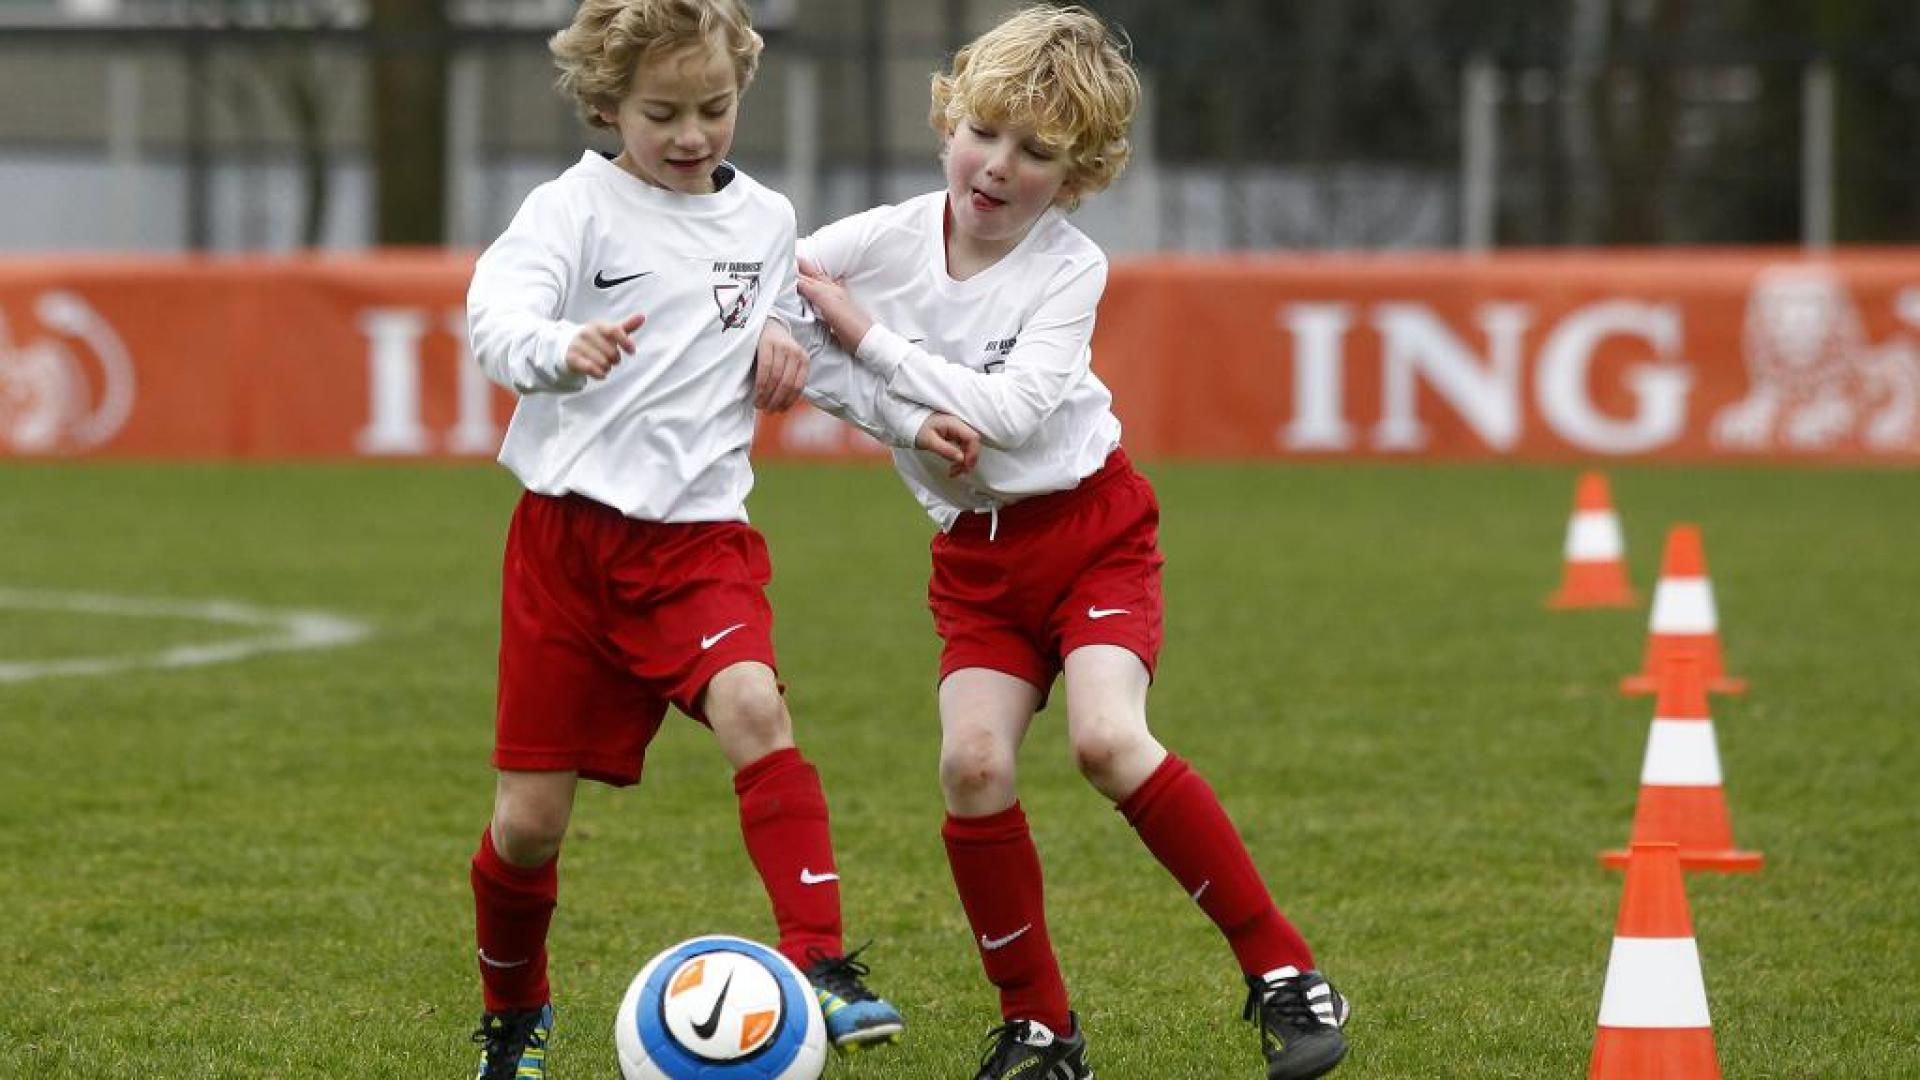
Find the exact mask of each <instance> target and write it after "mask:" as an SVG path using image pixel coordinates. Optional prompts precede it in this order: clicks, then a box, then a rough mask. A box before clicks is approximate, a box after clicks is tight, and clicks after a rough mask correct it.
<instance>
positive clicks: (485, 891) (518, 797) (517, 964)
mask: <svg viewBox="0 0 1920 1080" xmlns="http://www.w3.org/2000/svg"><path fill="white" fill-rule="evenodd" d="M576 783H577V779H576V777H575V775H574V774H573V773H571V772H514V771H503V772H501V773H500V776H499V782H498V785H497V787H496V790H495V795H494V814H493V821H492V823H491V824H490V825H489V826H488V828H487V831H486V832H485V833H484V834H483V835H482V836H481V837H480V846H479V849H478V850H477V851H475V852H474V856H473V864H472V869H471V872H470V878H471V880H472V883H473V900H474V923H475V937H476V939H477V943H478V945H479V950H478V960H479V965H480V981H481V985H482V987H483V990H484V993H485V996H486V1008H487V1011H488V1012H490V1013H501V1012H512V1011H518V1010H525V1009H538V1008H539V1007H541V1006H542V1005H545V1004H546V1003H547V1000H548V990H547V929H548V926H549V925H550V923H551V922H552V919H553V908H554V904H555V902H556V899H557V897H558V895H559V877H558V873H557V869H556V867H557V865H558V863H559V854H560V841H561V838H562V837H564V836H565V835H566V829H567V822H568V819H569V818H570V817H571V815H572V811H573V792H574V787H575V785H576Z"/></svg>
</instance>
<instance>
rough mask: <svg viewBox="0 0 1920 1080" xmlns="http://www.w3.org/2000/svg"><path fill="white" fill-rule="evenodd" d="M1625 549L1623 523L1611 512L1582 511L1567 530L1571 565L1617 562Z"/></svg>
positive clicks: (1567, 555) (1568, 556) (1568, 554)
mask: <svg viewBox="0 0 1920 1080" xmlns="http://www.w3.org/2000/svg"><path fill="white" fill-rule="evenodd" d="M1624 550H1626V545H1625V544H1624V543H1622V542H1621V539H1620V519H1619V517H1617V516H1616V515H1615V514H1614V512H1613V511H1611V510H1582V511H1580V512H1579V513H1576V514H1574V515H1573V521H1572V523H1571V524H1569V525H1568V526H1567V551H1566V557H1567V561H1568V562H1616V561H1618V560H1619V558H1620V553H1621V552H1622V551H1624Z"/></svg>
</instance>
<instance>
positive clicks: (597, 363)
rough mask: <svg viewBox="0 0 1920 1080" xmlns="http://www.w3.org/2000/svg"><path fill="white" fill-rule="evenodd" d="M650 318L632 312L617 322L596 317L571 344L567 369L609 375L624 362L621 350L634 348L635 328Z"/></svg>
mask: <svg viewBox="0 0 1920 1080" xmlns="http://www.w3.org/2000/svg"><path fill="white" fill-rule="evenodd" d="M646 321H647V317H646V316H645V315H629V316H627V317H626V318H624V319H622V320H620V321H619V322H617V323H613V322H604V321H599V320H596V321H594V322H590V323H587V324H586V325H584V326H582V327H581V328H580V332H579V333H578V334H575V335H574V336H573V344H571V345H568V346H567V370H568V371H572V372H575V373H577V374H580V375H585V376H588V377H589V378H594V379H604V378H606V377H607V373H608V372H610V371H612V370H613V368H614V365H616V364H618V363H619V362H620V354H621V353H630V352H632V351H633V332H634V331H635V330H638V329H640V325H641V324H642V323H644V322H646Z"/></svg>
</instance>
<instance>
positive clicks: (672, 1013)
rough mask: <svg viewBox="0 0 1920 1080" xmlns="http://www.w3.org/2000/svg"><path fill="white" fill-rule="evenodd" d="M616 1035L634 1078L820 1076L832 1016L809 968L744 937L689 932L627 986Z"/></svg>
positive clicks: (783, 1079)
mask: <svg viewBox="0 0 1920 1080" xmlns="http://www.w3.org/2000/svg"><path fill="white" fill-rule="evenodd" d="M613 1042H614V1046H615V1048H616V1049H617V1050H618V1052H619V1055H620V1072H621V1074H622V1075H623V1076H625V1077H626V1080H816V1078H817V1077H818V1076H819V1075H820V1071H821V1070H822V1069H824V1068H825V1067H826V1061H827V1034H826V1023H825V1021H823V1020H822V1019H821V1018H820V1005H819V1003H818V1002H817V1001H816V1000H815V999H814V996H813V989H812V987H810V986H809V985H807V979H806V976H804V975H802V974H800V969H799V968H796V967H794V966H793V963H792V962H791V961H789V960H788V959H787V958H786V957H784V956H781V955H780V954H779V953H777V952H775V951H773V950H772V949H769V948H767V947H766V946H764V945H759V944H756V943H754V942H751V941H747V940H745V939H743V938H737V937H725V936H718V935H716V936H711V937H697V938H694V939H692V940H690V941H683V942H681V943H680V944H678V945H675V946H673V947H672V948H670V949H668V950H666V951H665V952H663V953H661V954H660V955H658V956H656V957H654V958H653V959H652V960H649V961H648V962H647V966H646V967H644V968H641V969H640V974H638V975H635V976H634V977H633V983H632V985H630V986H628V987H627V996H626V997H625V999H623V1000H622V1001H621V1002H620V1015H619V1016H618V1017H617V1018H615V1020H614V1023H613Z"/></svg>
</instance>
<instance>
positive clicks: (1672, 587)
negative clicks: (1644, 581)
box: [1620, 525, 1747, 694]
mask: <svg viewBox="0 0 1920 1080" xmlns="http://www.w3.org/2000/svg"><path fill="white" fill-rule="evenodd" d="M1648 629H1649V632H1648V634H1647V659H1646V663H1645V664H1644V666H1642V668H1641V670H1640V674H1638V675H1629V676H1627V677H1626V678H1625V679H1622V680H1621V681H1620V689H1621V690H1622V691H1625V692H1626V693H1629V694H1651V693H1654V692H1656V691H1658V690H1659V689H1660V666H1661V665H1662V664H1663V663H1665V662H1666V661H1667V660H1669V659H1670V658H1672V657H1675V656H1679V655H1681V654H1688V655H1692V656H1696V657H1698V658H1699V660H1700V670H1701V675H1702V676H1703V677H1704V678H1705V679H1706V682H1707V690H1708V691H1709V692H1710V693H1715V694H1744V693H1746V691H1747V680H1745V679H1735V678H1731V677H1729V676H1728V675H1727V673H1726V669H1725V667H1724V665H1723V664H1722V662H1721V659H1720V619H1719V616H1718V615H1716V614H1715V612H1714V606H1713V582H1712V581H1711V580H1709V579H1708V577H1707V556H1706V553H1705V552H1704V551H1703V550H1702V548H1701V544H1700V527H1699V526H1698V525H1675V526H1674V527H1673V528H1672V530H1671V531H1669V532H1668V533H1667V551H1666V555H1665V557H1664V558H1663V559H1662V561H1661V565H1660V584H1659V586H1658V587H1657V588H1656V589H1654V592H1653V619H1652V622H1651V624H1650V626H1649V628H1648Z"/></svg>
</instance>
